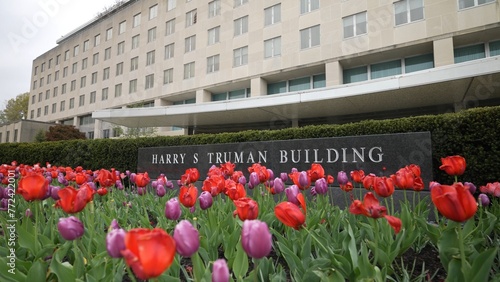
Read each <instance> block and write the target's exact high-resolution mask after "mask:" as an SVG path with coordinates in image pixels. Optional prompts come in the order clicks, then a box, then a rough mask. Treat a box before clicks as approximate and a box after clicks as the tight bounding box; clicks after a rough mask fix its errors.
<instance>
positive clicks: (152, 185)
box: [151, 180, 161, 188]
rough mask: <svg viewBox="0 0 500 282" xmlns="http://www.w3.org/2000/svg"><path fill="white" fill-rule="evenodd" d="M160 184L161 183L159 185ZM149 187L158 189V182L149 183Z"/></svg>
mask: <svg viewBox="0 0 500 282" xmlns="http://www.w3.org/2000/svg"><path fill="white" fill-rule="evenodd" d="M160 184H161V183H160ZM151 187H153V188H156V187H158V180H153V181H151Z"/></svg>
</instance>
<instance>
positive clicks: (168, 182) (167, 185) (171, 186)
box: [165, 180, 174, 189]
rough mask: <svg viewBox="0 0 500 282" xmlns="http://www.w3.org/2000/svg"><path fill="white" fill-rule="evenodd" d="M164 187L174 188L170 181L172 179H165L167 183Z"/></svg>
mask: <svg viewBox="0 0 500 282" xmlns="http://www.w3.org/2000/svg"><path fill="white" fill-rule="evenodd" d="M165 188H168V189H174V183H172V181H170V180H167V183H165Z"/></svg>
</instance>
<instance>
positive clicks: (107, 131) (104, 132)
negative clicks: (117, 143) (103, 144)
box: [102, 129, 109, 139]
mask: <svg viewBox="0 0 500 282" xmlns="http://www.w3.org/2000/svg"><path fill="white" fill-rule="evenodd" d="M102 138H104V139H108V138H109V129H104V130H103V131H102Z"/></svg>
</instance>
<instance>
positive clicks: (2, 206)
mask: <svg viewBox="0 0 500 282" xmlns="http://www.w3.org/2000/svg"><path fill="white" fill-rule="evenodd" d="M8 209H9V200H8V199H7V198H3V199H1V200H0V211H6V210H8Z"/></svg>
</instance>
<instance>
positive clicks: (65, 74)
mask: <svg viewBox="0 0 500 282" xmlns="http://www.w3.org/2000/svg"><path fill="white" fill-rule="evenodd" d="M66 76H68V67H64V68H63V77H66ZM42 78H43V77H42ZM41 84H42V83H41V79H40V86H42V85H41Z"/></svg>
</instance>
